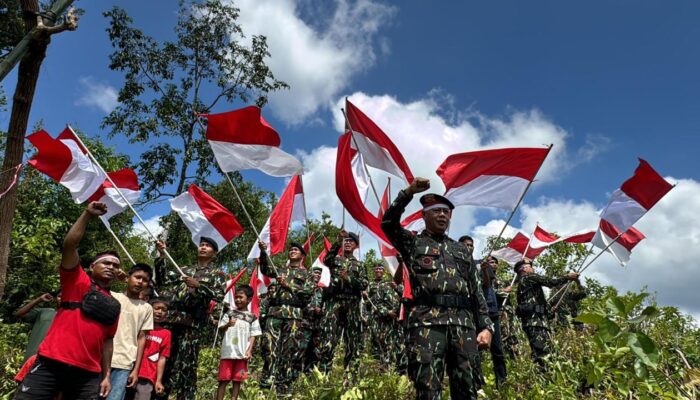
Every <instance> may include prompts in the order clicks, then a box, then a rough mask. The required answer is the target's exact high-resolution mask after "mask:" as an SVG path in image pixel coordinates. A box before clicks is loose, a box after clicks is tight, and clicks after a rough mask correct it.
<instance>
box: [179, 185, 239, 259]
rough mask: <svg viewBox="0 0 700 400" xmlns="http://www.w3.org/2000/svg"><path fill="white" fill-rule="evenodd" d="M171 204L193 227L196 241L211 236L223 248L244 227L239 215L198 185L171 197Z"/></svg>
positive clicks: (190, 227) (189, 227) (188, 224)
mask: <svg viewBox="0 0 700 400" xmlns="http://www.w3.org/2000/svg"><path fill="white" fill-rule="evenodd" d="M170 207H171V208H172V209H173V211H175V212H177V214H178V215H179V216H180V218H181V219H182V222H184V223H185V225H186V226H187V228H188V229H189V230H190V232H191V233H192V241H194V243H195V244H196V245H199V242H200V240H201V238H202V236H204V237H209V238H211V239H213V240H214V241H215V242H216V244H218V245H219V251H221V250H223V249H224V247H226V245H227V244H228V243H229V242H230V241H231V240H233V238H235V237H236V236H238V235H240V234H241V233H243V227H242V226H241V224H240V223H238V220H236V217H235V216H234V215H233V214H231V212H230V211H229V210H227V209H226V208H224V206H222V205H221V204H219V202H217V201H216V200H214V198H213V197H211V196H209V195H208V194H207V193H206V192H204V191H203V190H202V189H200V188H199V187H198V186H197V185H194V184H192V185H190V187H189V188H188V189H187V191H186V192H184V193H182V194H181V195H179V196H177V197H175V198H174V199H172V200H170Z"/></svg>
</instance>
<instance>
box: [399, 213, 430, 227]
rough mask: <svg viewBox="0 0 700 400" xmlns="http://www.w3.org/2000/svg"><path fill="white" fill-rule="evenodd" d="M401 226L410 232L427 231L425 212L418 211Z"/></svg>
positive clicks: (402, 222) (405, 219)
mask: <svg viewBox="0 0 700 400" xmlns="http://www.w3.org/2000/svg"><path fill="white" fill-rule="evenodd" d="M401 226H402V227H403V228H404V229H406V230H409V231H413V232H421V231H423V229H425V220H424V219H423V210H418V211H416V212H414V213H413V214H411V215H409V216H408V217H406V218H404V220H403V221H401Z"/></svg>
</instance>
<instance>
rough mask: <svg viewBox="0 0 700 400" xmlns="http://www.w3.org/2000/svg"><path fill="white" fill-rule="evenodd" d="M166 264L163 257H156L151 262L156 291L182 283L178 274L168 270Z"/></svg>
mask: <svg viewBox="0 0 700 400" xmlns="http://www.w3.org/2000/svg"><path fill="white" fill-rule="evenodd" d="M167 264H168V263H167V261H166V259H165V257H158V258H156V259H155V260H154V261H153V266H154V267H155V270H156V289H158V288H161V287H165V286H173V285H177V284H179V283H180V282H182V280H181V279H180V274H179V273H177V272H176V271H175V270H174V269H172V268H171V269H168V266H167Z"/></svg>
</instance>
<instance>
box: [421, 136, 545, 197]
mask: <svg viewBox="0 0 700 400" xmlns="http://www.w3.org/2000/svg"><path fill="white" fill-rule="evenodd" d="M550 149H551V148H550V147H547V148H510V149H495V150H481V151H472V152H469V153H459V154H453V155H451V156H449V157H447V158H446V159H445V161H443V163H442V164H441V165H440V167H438V169H437V171H435V172H436V173H437V174H438V176H439V177H440V178H441V179H442V181H443V182H444V184H445V197H447V198H448V199H450V201H452V202H453V203H454V205H455V206H459V205H472V206H482V207H496V208H504V209H506V210H510V211H512V210H514V209H515V207H516V205H517V204H518V200H519V199H520V197H521V196H522V195H523V193H524V192H525V189H526V188H527V185H528V184H529V183H530V182H532V180H534V179H535V175H537V171H539V169H540V167H541V166H542V163H543V162H544V160H545V158H547V154H549V150H550Z"/></svg>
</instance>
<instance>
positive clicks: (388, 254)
mask: <svg viewBox="0 0 700 400" xmlns="http://www.w3.org/2000/svg"><path fill="white" fill-rule="evenodd" d="M390 185H391V180H389V181H388V182H387V184H386V189H384V194H383V195H382V204H381V207H379V213H378V214H377V218H379V220H380V221H381V220H382V217H383V216H384V212H385V211H386V209H387V208H389V187H390ZM379 253H380V254H381V255H382V257H384V261H386V264H387V268H389V272H390V273H391V276H394V274H395V273H396V269H397V268H398V267H399V260H398V258H397V257H396V256H397V255H398V254H399V252H398V251H396V249H395V248H393V247H392V246H386V245H384V244H382V242H379Z"/></svg>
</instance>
